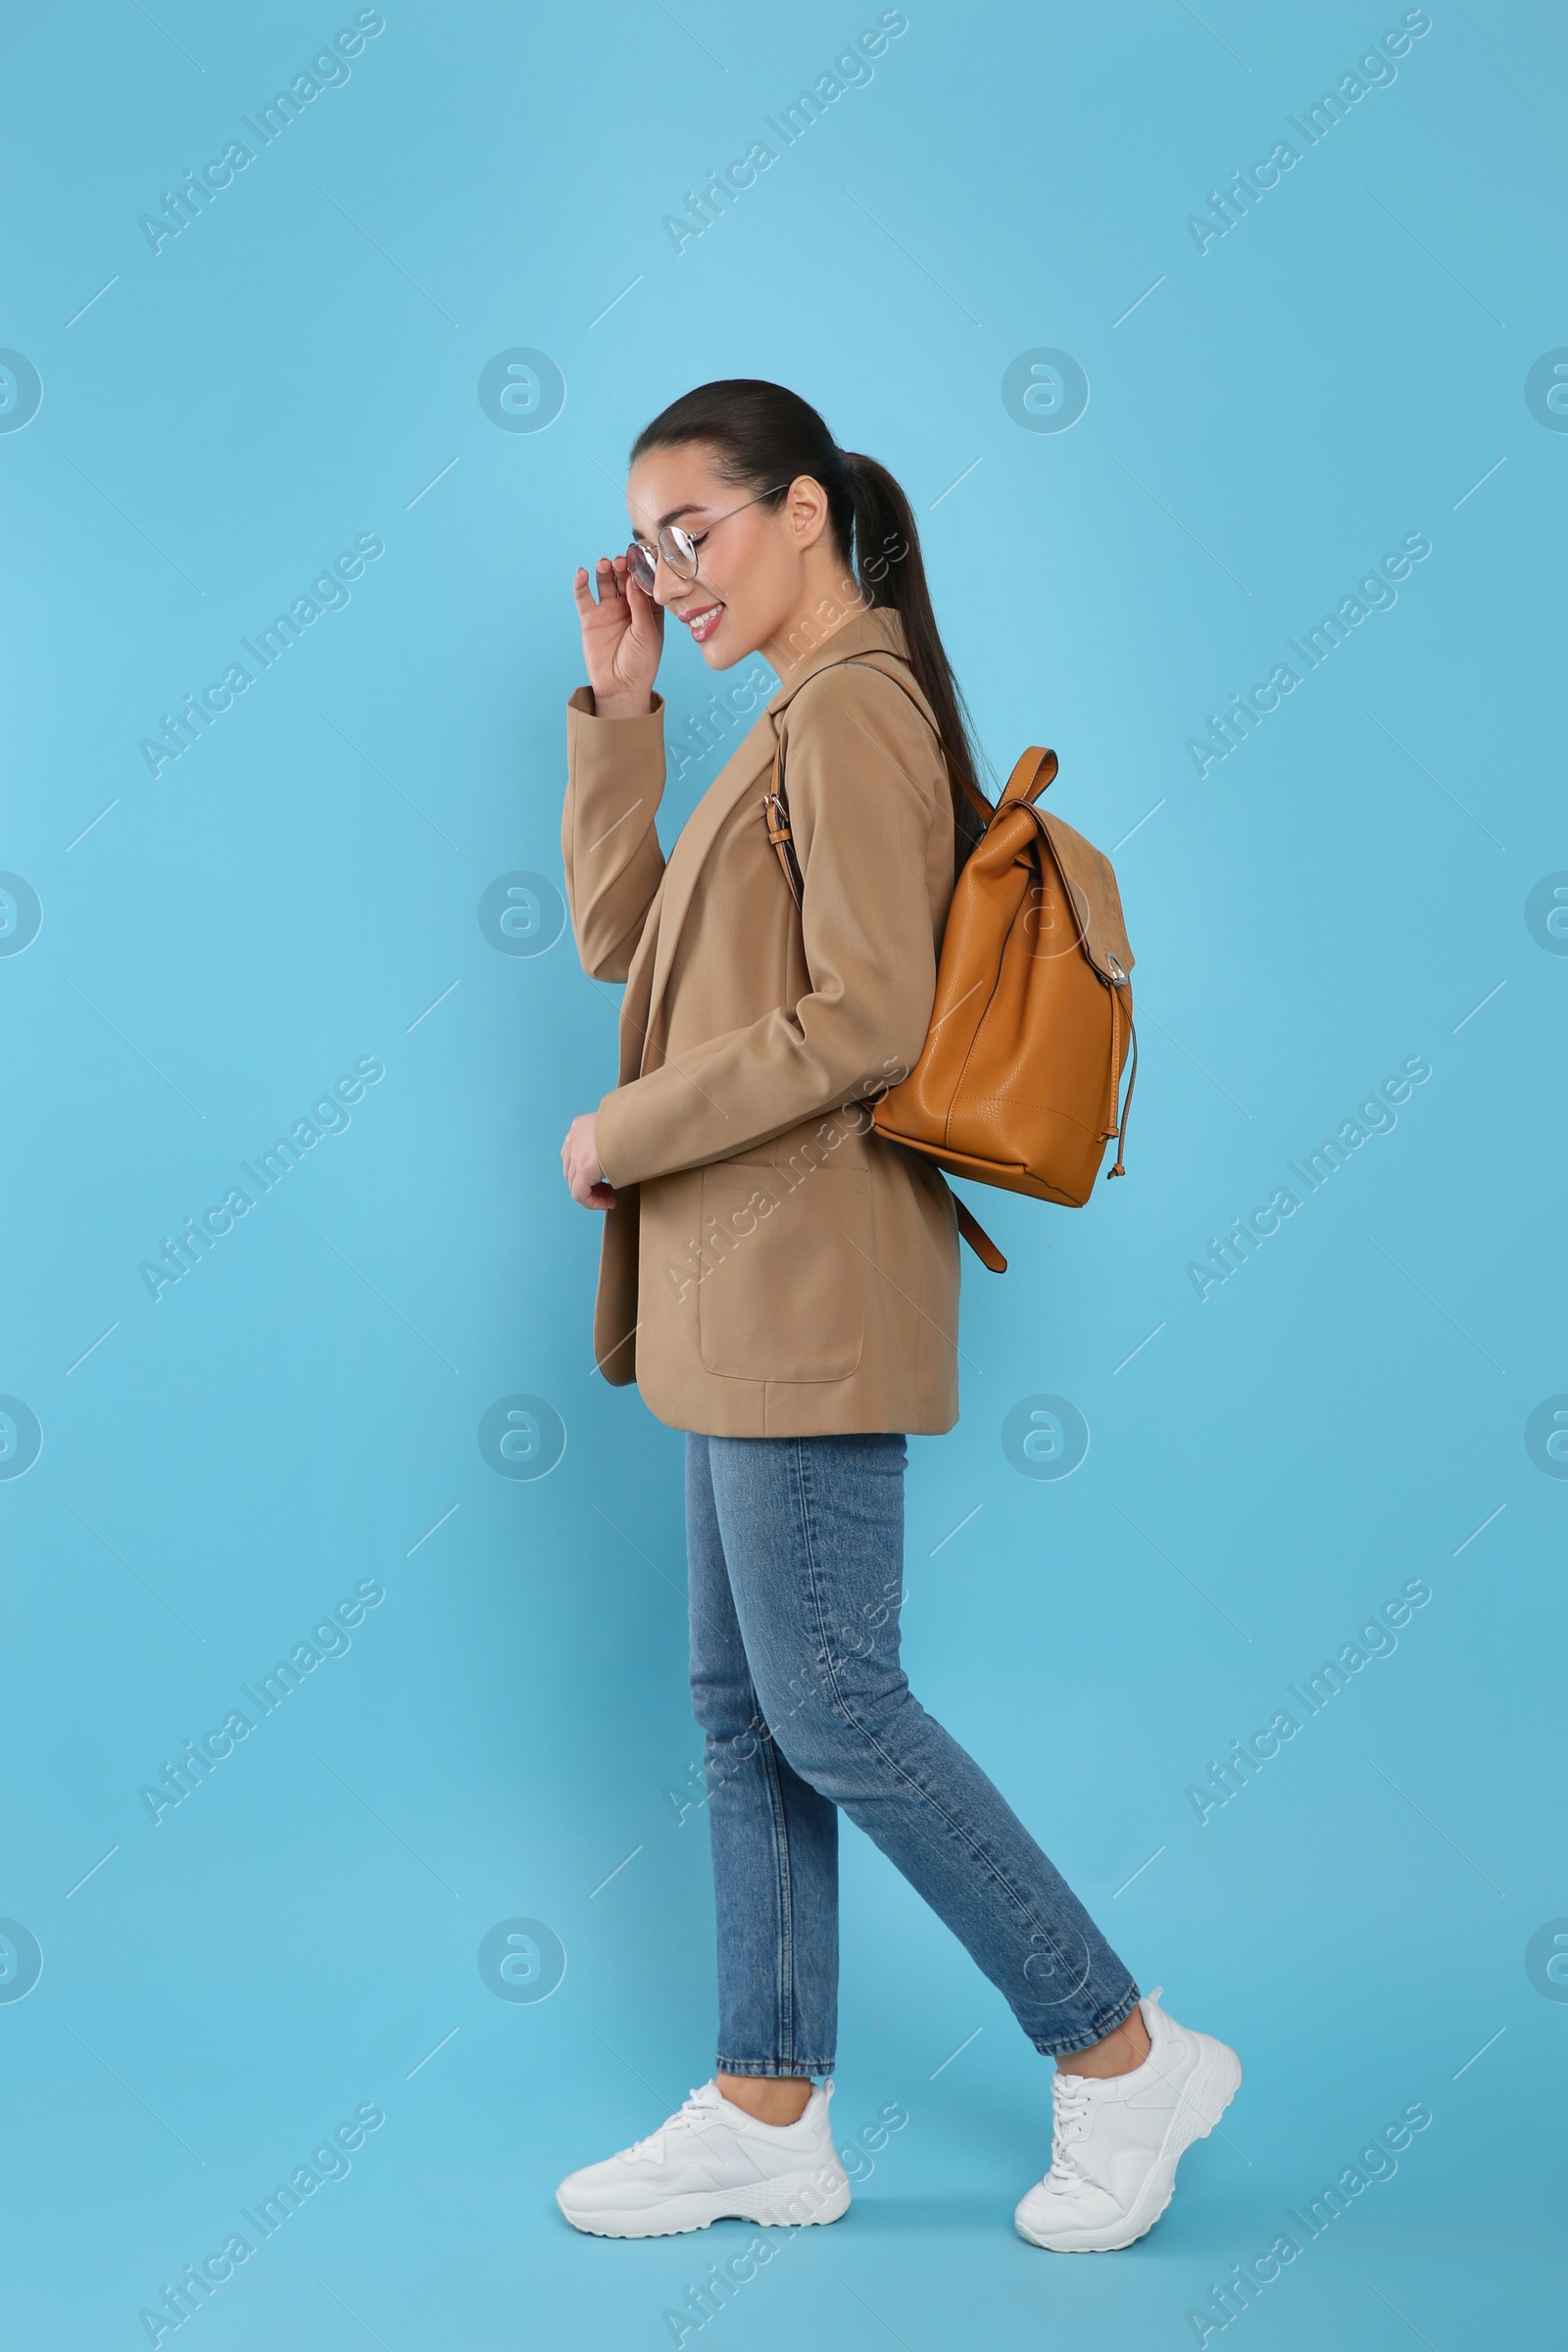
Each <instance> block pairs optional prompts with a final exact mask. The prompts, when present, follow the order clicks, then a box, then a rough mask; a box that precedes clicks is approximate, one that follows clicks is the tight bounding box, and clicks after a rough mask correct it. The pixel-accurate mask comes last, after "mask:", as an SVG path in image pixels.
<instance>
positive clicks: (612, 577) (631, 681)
mask: <svg viewBox="0 0 1568 2352" xmlns="http://www.w3.org/2000/svg"><path fill="white" fill-rule="evenodd" d="M597 586H598V590H599V594H598V598H597V600H596V599H595V596H594V591H593V588H592V587H591V586H590V585H589V580H588V573H587V570H586V568H585V567H584V566H583V565H582V564H579V565H578V566H577V572H576V577H575V578H574V579H573V581H572V583H571V593H572V596H573V597H574V599H575V600H576V605H577V617H578V619H579V620H580V621H581V623H582V655H583V662H584V664H585V665H586V667H587V671H588V683H589V685H590V686H591V687H592V688H593V690H594V711H595V714H596V716H598V717H600V718H644V717H646V716H647V714H648V712H649V711H651V710H652V709H653V707H654V704H653V694H654V679H655V678H656V677H657V675H658V674H659V657H660V655H661V653H662V651H663V644H664V612H663V607H662V605H656V604H655V602H654V600H653V598H652V597H651V596H644V594H643V592H642V590H641V589H640V588H639V587H638V585H637V582H636V581H635V580H634V579H633V578H632V577H631V574H630V570H629V568H628V566H627V563H626V559H625V557H624V556H601V557H600V559H599V565H598V581H597Z"/></svg>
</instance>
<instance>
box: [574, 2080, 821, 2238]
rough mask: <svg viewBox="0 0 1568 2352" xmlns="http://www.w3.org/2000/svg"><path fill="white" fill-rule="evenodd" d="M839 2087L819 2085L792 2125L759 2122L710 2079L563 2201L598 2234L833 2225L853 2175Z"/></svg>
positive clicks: (590, 2171)
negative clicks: (837, 2105) (842, 2152)
mask: <svg viewBox="0 0 1568 2352" xmlns="http://www.w3.org/2000/svg"><path fill="white" fill-rule="evenodd" d="M832 2096H833V2082H832V2078H831V2077H829V2078H828V2079H827V2081H825V2082H816V2083H813V2084H812V2086H811V2095H810V2097H809V2099H808V2101H807V2103H806V2108H805V2112H804V2113H803V2114H802V2115H801V2117H800V2118H799V2120H798V2121H797V2122H795V2123H793V2124H760V2123H758V2122H757V2121H756V2119H755V2117H753V2116H750V2115H748V2114H747V2113H746V2111H745V2109H744V2108H742V2107H735V2106H732V2105H731V2103H730V2101H729V2100H728V2099H726V2098H725V2097H724V2095H723V2093H722V2092H721V2091H720V2089H719V2087H718V2084H717V2083H716V2082H704V2083H703V2084H701V2086H700V2087H699V2088H697V2089H695V2090H693V2091H692V2092H691V2093H690V2094H689V2096H688V2097H687V2098H686V2099H685V2100H684V2101H683V2102H682V2104H681V2105H680V2106H679V2107H678V2108H677V2110H676V2111H675V2113H674V2114H673V2115H672V2116H670V2117H669V2119H668V2120H667V2122H665V2123H663V2124H662V2125H661V2126H660V2128H659V2130H658V2131H654V2132H650V2134H649V2136H648V2137H647V2138H646V2139H639V2140H637V2141H636V2142H635V2143H634V2144H633V2145H632V2146H631V2147H629V2148H622V2149H621V2150H620V2152H619V2154H618V2155H615V2156H610V2157H607V2158H606V2160H605V2161H604V2163H603V2164H589V2165H585V2166H584V2167H583V2169H582V2171H581V2172H578V2173H568V2174H567V2176H566V2178H565V2180H563V2182H562V2183H561V2186H560V2187H559V2188H558V2189H557V2191H556V2203H557V2204H558V2205H559V2206H560V2207H561V2210H562V2212H563V2213H564V2215H565V2217H566V2219H567V2221H568V2222H570V2224H571V2226H572V2228H573V2229H587V2230H589V2231H591V2232H592V2234H593V2235H594V2236H595V2237H669V2236H672V2235H673V2234H674V2233H675V2232H676V2231H677V2230H681V2229H707V2228H708V2225H709V2223H710V2222H721V2221H725V2220H727V2219H729V2218H730V2217H732V2216H733V2217H735V2218H736V2219H738V2220H740V2221H743V2222H760V2223H761V2224H763V2225H764V2226H770V2225H774V2224H779V2223H783V2224H800V2223H805V2222H836V2221H837V2220H838V2218H839V2216H840V2214H842V2213H844V2212H846V2211H847V2210H848V2208H849V2202H850V2182H849V2176H848V2175H847V2174H846V2172H845V2170H844V2167H843V2165H842V2164H840V2162H839V2160H838V2156H837V2154H836V2152H835V2150H834V2146H833V2133H832V2131H831V2128H830V2126H829V2123H828V2106H829V2102H830V2101H831V2099H832Z"/></svg>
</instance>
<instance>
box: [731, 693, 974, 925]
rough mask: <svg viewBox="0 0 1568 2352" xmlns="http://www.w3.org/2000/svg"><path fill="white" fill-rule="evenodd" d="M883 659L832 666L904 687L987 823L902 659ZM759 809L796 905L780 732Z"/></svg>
mask: <svg viewBox="0 0 1568 2352" xmlns="http://www.w3.org/2000/svg"><path fill="white" fill-rule="evenodd" d="M886 660H887V661H889V662H892V663H893V664H894V666H893V667H892V668H889V669H884V668H883V666H882V662H879V661H878V660H876V658H875V657H874V655H873V656H861V657H856V656H853V655H852V656H851V657H850V658H849V659H847V660H846V661H843V662H835V663H834V664H833V667H834V668H835V669H874V670H875V671H876V672H877V674H878V676H879V677H884V678H891V679H892V681H893V683H894V685H895V686H898V687H901V688H902V689H903V691H904V693H905V694H907V696H908V698H909V700H910V702H911V703H912V704H913V705H914V707H915V709H916V710H917V711H919V713H920V716H921V717H922V718H923V719H924V720H925V723H926V725H927V726H928V727H929V728H930V729H931V732H932V733H933V735H935V736H936V739H937V748H938V750H939V751H940V752H941V754H942V757H943V760H945V762H946V764H947V770H948V774H949V775H950V776H951V777H952V779H953V781H954V782H955V783H956V785H957V787H958V789H959V791H960V792H961V793H962V794H963V796H964V798H965V800H967V802H968V803H969V806H970V808H971V809H973V810H974V812H975V814H976V815H977V816H978V817H979V819H980V822H981V823H982V824H983V825H988V824H989V823H990V822H991V819H992V817H993V816H994V815H995V813H996V811H995V810H994V809H993V808H992V806H991V803H990V802H989V801H988V800H987V799H986V797H985V795H984V794H983V793H982V792H981V791H980V790H979V789H978V787H977V786H976V785H974V784H972V783H971V782H970V780H969V778H968V777H967V776H966V775H965V774H964V772H963V770H962V768H960V767H959V765H958V764H957V761H956V760H955V759H954V757H953V754H952V753H951V752H950V751H949V749H948V747H947V745H946V744H945V743H944V742H943V740H942V736H941V732H940V730H939V729H938V727H937V724H936V721H935V720H934V719H933V718H932V716H931V713H930V711H928V710H927V708H926V704H925V698H924V697H923V695H922V694H921V693H920V691H919V688H918V687H917V686H916V685H915V683H914V681H913V679H912V678H910V677H908V676H907V675H906V673H905V665H904V663H903V662H900V661H899V658H898V656H897V655H896V654H889V655H888V656H886ZM762 813H763V815H764V816H765V817H766V819H767V838H768V840H769V842H770V843H771V844H772V847H773V851H774V854H775V855H776V857H777V858H778V861H779V865H780V867H781V869H782V871H783V875H784V879H785V881H786V882H787V883H788V884H789V888H790V896H791V897H792V898H793V899H794V901H795V904H796V906H797V907H800V906H802V905H803V904H804V887H805V886H804V883H803V880H802V875H801V868H800V860H799V859H798V858H797V857H796V855H795V838H794V835H793V834H792V833H791V831H790V807H789V802H788V801H787V800H786V799H785V797H784V738H783V736H782V735H780V737H779V740H778V746H777V749H776V750H775V751H774V754H773V774H772V779H771V781H770V784H769V787H768V789H767V791H766V792H764V793H763V795H762Z"/></svg>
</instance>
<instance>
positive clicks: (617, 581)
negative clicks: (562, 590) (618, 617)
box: [571, 556, 626, 613]
mask: <svg viewBox="0 0 1568 2352" xmlns="http://www.w3.org/2000/svg"><path fill="white" fill-rule="evenodd" d="M625 568H626V565H625V560H624V558H622V559H621V560H620V562H619V564H616V563H615V562H613V560H612V559H611V557H609V556H601V557H600V559H599V561H598V563H597V564H596V565H595V566H594V573H595V576H594V579H593V580H592V581H590V580H589V577H588V572H587V568H586V566H585V565H583V564H578V566H577V569H576V572H575V574H574V576H573V579H572V583H571V593H572V597H573V600H574V601H575V603H576V607H577V610H578V612H579V613H591V612H593V611H595V610H596V606H595V599H594V589H595V588H596V587H597V589H598V591H599V595H598V604H599V606H605V605H617V604H621V603H623V602H624V597H623V595H622V589H621V575H622V574H623V573H624V571H625Z"/></svg>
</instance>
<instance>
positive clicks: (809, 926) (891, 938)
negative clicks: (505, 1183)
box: [597, 665, 951, 1185]
mask: <svg viewBox="0 0 1568 2352" xmlns="http://www.w3.org/2000/svg"><path fill="white" fill-rule="evenodd" d="M783 732H784V745H785V753H784V759H785V778H786V790H787V793H788V797H789V808H790V824H791V830H792V832H793V834H794V837H795V848H796V855H797V857H798V858H799V860H800V866H801V873H802V878H803V882H804V886H805V887H804V891H803V899H804V908H803V913H802V943H803V946H804V949H805V956H806V964H807V970H808V972H809V978H810V988H809V992H808V993H807V994H806V995H805V996H803V997H801V998H800V999H799V1000H798V1001H797V1002H795V1003H793V1004H786V1005H778V1006H777V1007H776V1008H775V1009H774V1010H773V1011H771V1012H769V1013H766V1014H764V1015H763V1017H762V1018H761V1019H760V1020H757V1021H753V1022H750V1023H748V1024H747V1025H746V1026H745V1027H743V1028H739V1029H733V1030H730V1031H728V1032H726V1033H724V1034H721V1035H719V1036H717V1037H713V1038H710V1039H707V1040H705V1042H704V1043H703V1044H702V1045H700V1046H697V1047H693V1048H692V1049H690V1050H689V1051H687V1052H683V1053H681V1054H676V1055H675V1056H673V1057H672V1058H671V1059H670V1060H669V1061H666V1062H665V1063H663V1064H662V1066H661V1067H660V1068H659V1069H657V1070H653V1071H650V1072H649V1073H647V1074H646V1075H645V1076H643V1077H640V1078H636V1079H634V1080H632V1081H631V1082H630V1083H629V1084H628V1085H625V1086H620V1087H616V1088H614V1089H613V1091H612V1092H611V1093H610V1094H608V1095H606V1096H605V1098H604V1100H603V1101H602V1102H601V1103H600V1105H599V1114H598V1127H597V1139H598V1148H599V1158H600V1163H601V1165H602V1166H603V1168H604V1171H605V1174H606V1176H607V1177H608V1178H609V1180H610V1182H611V1183H612V1184H613V1185H623V1184H634V1183H640V1182H642V1181H643V1180H645V1179H646V1178H649V1177H654V1176H662V1175H667V1174H669V1173H670V1172H671V1171H672V1170H673V1169H676V1168H694V1167H702V1166H705V1165H707V1164H708V1163H709V1162H710V1161H712V1160H719V1159H733V1158H735V1157H736V1156H737V1155H738V1154H739V1153H741V1152H745V1151H747V1150H749V1149H750V1148H751V1147H753V1146H755V1145H757V1144H760V1143H765V1142H768V1141H769V1140H770V1139H771V1138H772V1137H774V1136H777V1135H782V1134H784V1133H786V1132H787V1130H788V1129H790V1128H791V1127H795V1126H798V1125H800V1124H801V1122H802V1121H803V1120H806V1119H809V1118H811V1117H812V1116H814V1115H816V1114H817V1113H820V1112H826V1111H828V1110H830V1109H833V1108H836V1107H838V1106H839V1105H841V1104H844V1103H849V1102H850V1101H852V1100H856V1099H864V1098H865V1097H866V1096H867V1095H869V1094H871V1093H873V1092H876V1093H880V1092H882V1091H884V1090H885V1089H886V1088H887V1087H888V1086H889V1085H890V1084H892V1083H894V1082H895V1081H896V1080H897V1079H898V1078H899V1077H902V1076H903V1075H904V1074H905V1073H906V1071H907V1070H908V1069H910V1068H912V1067H913V1065H914V1063H915V1061H916V1060H917V1059H918V1057H919V1054H920V1050H921V1047H922V1046H923V1045H924V1043H925V1035H926V1030H927V1027H928V1025H929V1022H930V1018H931V1005H932V1002H933V1000H934V998H935V995H936V938H935V927H934V923H933V910H932V905H931V892H930V888H929V884H928V880H927V872H928V856H929V852H930V847H931V833H932V827H933V825H935V824H936V823H938V822H939V821H941V819H942V818H943V817H944V816H946V817H948V821H950V822H951V814H950V803H949V800H948V790H947V783H946V779H945V772H944V770H943V767H942V763H941V754H940V753H939V751H938V750H937V747H936V742H935V739H934V737H933V736H932V733H931V730H930V728H929V727H928V726H927V725H926V724H925V721H924V720H923V719H922V718H921V717H920V715H919V713H918V712H917V711H915V710H914V708H913V707H912V705H911V704H910V701H909V698H908V697H907V695H906V694H905V693H903V691H902V690H901V689H900V688H899V687H898V686H896V685H894V683H893V682H892V680H891V679H887V678H881V677H879V676H878V675H877V673H876V672H875V671H874V670H870V669H850V668H848V667H846V666H843V665H835V667H834V668H832V669H830V670H826V671H824V672H822V673H821V674H820V675H819V676H818V677H817V678H814V679H809V680H808V681H807V683H806V684H805V685H804V686H803V687H802V688H801V689H800V691H799V693H798V694H797V695H796V696H795V698H794V699H793V701H792V702H791V703H790V704H789V706H788V707H787V710H786V712H785V716H784V730H783ZM759 835H760V828H759ZM760 854H761V855H764V856H765V857H766V858H767V859H768V861H769V863H770V864H771V863H772V859H773V853H772V851H771V850H770V849H769V848H768V847H767V844H766V841H765V838H762V837H761V836H760ZM778 887H779V889H780V890H782V889H783V888H784V884H783V880H782V877H779V880H778Z"/></svg>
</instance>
